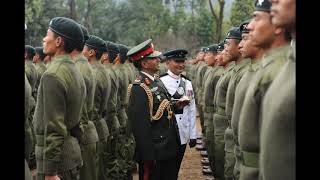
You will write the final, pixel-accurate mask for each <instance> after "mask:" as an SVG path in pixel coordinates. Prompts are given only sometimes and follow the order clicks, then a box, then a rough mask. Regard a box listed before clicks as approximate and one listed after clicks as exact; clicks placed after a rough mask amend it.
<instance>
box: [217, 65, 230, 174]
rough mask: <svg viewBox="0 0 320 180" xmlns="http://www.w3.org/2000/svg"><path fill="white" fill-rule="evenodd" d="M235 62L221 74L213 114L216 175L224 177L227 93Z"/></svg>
mask: <svg viewBox="0 0 320 180" xmlns="http://www.w3.org/2000/svg"><path fill="white" fill-rule="evenodd" d="M234 66H235V62H234V61H232V62H229V64H228V65H227V68H226V69H225V70H224V72H223V74H222V75H221V77H220V79H219V81H218V83H217V85H216V89H215V94H214V107H215V110H214V115H213V129H214V148H215V149H214V158H215V161H214V164H215V168H216V177H217V178H219V179H224V155H225V153H224V146H225V142H224V132H225V130H226V128H227V126H228V119H227V116H226V113H225V108H226V95H227V89H228V84H229V80H230V78H231V77H232V76H233V74H234V71H233V68H234Z"/></svg>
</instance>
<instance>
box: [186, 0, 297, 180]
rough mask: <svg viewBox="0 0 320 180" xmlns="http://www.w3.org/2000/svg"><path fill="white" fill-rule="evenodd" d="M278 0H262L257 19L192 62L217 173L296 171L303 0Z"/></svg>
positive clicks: (206, 145)
mask: <svg viewBox="0 0 320 180" xmlns="http://www.w3.org/2000/svg"><path fill="white" fill-rule="evenodd" d="M272 3H274V4H272ZM272 3H271V1H269V0H259V1H256V2H255V11H254V13H253V18H252V19H251V20H248V21H245V22H243V23H242V24H241V25H240V26H239V27H236V28H232V29H231V30H230V31H229V32H228V33H227V35H226V37H225V39H224V40H223V41H222V42H221V43H219V44H213V45H210V46H208V47H204V48H202V49H201V51H200V52H199V53H198V55H197V57H196V59H195V60H191V61H189V64H187V66H186V74H187V77H189V78H191V80H192V85H193V87H194V89H195V93H196V104H197V109H198V113H199V116H200V121H201V127H202V134H203V140H202V145H197V149H200V150H206V151H201V154H202V155H203V156H208V158H204V159H203V160H202V163H203V164H204V165H208V166H204V168H203V173H204V174H207V175H211V174H213V176H214V177H215V179H219V180H224V179H226V180H232V179H237V180H238V179H241V180H257V179H259V178H262V179H273V180H274V179H279V180H280V179H290V180H292V179H295V41H294V39H293V40H292V34H291V33H292V32H293V35H294V33H295V29H294V28H292V27H295V24H293V23H295V1H280V0H279V1H277V0H274V1H272ZM279 4H280V5H279ZM271 5H272V6H273V8H272V9H271ZM282 6H286V7H285V8H288V9H282V8H284V7H282ZM280 11H281V12H280ZM282 11H283V12H282ZM276 13H278V14H276ZM281 13H283V14H285V13H288V14H289V13H291V14H289V15H288V14H285V15H282V14H281ZM279 14H281V15H282V16H280V15H279ZM278 16H280V18H279V17H278ZM289 16H291V17H289ZM281 18H282V19H286V20H288V19H289V20H291V22H289V23H291V24H289V25H288V22H285V20H282V19H281ZM279 19H280V20H279ZM281 20H282V21H281ZM279 22H282V24H281V23H279ZM293 38H294V37H293ZM290 41H291V44H290ZM288 54H289V55H288ZM208 179H209V178H208Z"/></svg>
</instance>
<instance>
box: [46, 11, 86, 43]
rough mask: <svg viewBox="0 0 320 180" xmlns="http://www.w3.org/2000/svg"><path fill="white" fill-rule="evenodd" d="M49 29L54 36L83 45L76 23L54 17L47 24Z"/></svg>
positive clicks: (80, 31) (79, 29) (80, 32)
mask: <svg viewBox="0 0 320 180" xmlns="http://www.w3.org/2000/svg"><path fill="white" fill-rule="evenodd" d="M49 28H50V29H51V30H52V31H53V32H55V33H56V34H58V35H60V36H62V37H64V38H66V39H69V40H71V41H73V42H75V43H83V42H84V39H83V33H82V30H81V28H80V26H79V24H78V23H77V22H75V21H74V20H72V19H69V18H65V17H55V18H53V19H52V20H51V21H50V23H49Z"/></svg>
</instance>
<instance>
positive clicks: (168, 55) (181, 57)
mask: <svg viewBox="0 0 320 180" xmlns="http://www.w3.org/2000/svg"><path fill="white" fill-rule="evenodd" d="M186 54H188V51H187V50H184V49H176V50H172V51H167V52H165V53H163V54H162V55H163V56H164V57H165V59H166V60H168V59H174V60H178V61H185V60H186V59H187V58H186Z"/></svg>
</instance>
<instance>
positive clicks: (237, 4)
mask: <svg viewBox="0 0 320 180" xmlns="http://www.w3.org/2000/svg"><path fill="white" fill-rule="evenodd" d="M253 10H254V1H252V0H235V1H234V2H233V4H232V8H231V17H230V22H231V25H232V26H239V25H240V24H241V23H242V22H243V21H245V20H247V19H249V18H251V17H252V13H253Z"/></svg>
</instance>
